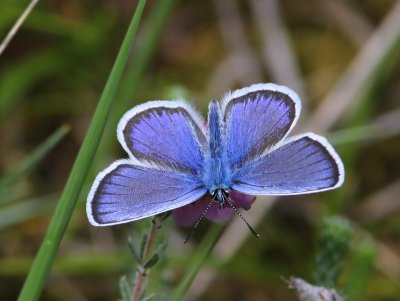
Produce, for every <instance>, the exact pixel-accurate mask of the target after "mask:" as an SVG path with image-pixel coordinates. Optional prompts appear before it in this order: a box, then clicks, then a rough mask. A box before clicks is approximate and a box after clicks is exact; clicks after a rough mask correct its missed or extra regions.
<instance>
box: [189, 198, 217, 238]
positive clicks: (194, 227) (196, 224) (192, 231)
mask: <svg viewBox="0 0 400 301" xmlns="http://www.w3.org/2000/svg"><path fill="white" fill-rule="evenodd" d="M212 202H213V200H211V201H210V203H209V204H208V205H207V207H206V209H204V211H203V213H202V214H201V216H200V217H199V219H198V220H197V222H196V223H195V224H194V225H193V227H192V229H191V230H190V232H189V234H188V236H186V239H185V241H184V242H183V243H184V244H185V243H187V242H188V241H189V239H190V238H191V237H192V235H193V233H194V231H195V230H196V228H197V226H198V225H199V224H200V222H201V221H202V220H203V219H204V217H205V216H206V213H207V211H208V209H210V207H211V204H212Z"/></svg>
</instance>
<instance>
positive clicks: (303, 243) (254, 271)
mask: <svg viewBox="0 0 400 301" xmlns="http://www.w3.org/2000/svg"><path fill="white" fill-rule="evenodd" d="M27 3H28V2H27V1H13V0H3V1H1V3H0V34H1V37H3V36H5V35H6V33H7V31H8V30H9V29H10V28H11V26H12V25H13V23H14V22H15V20H16V19H17V18H18V17H19V15H20V14H21V12H22V11H23V9H24V8H25V7H26V5H27ZM136 6H137V3H136V1H124V0H115V1H94V0H86V1H64V0H56V1H43V2H39V4H38V6H37V7H36V8H35V9H34V11H33V12H32V14H31V15H30V16H29V18H28V19H27V21H26V22H25V23H24V25H23V27H22V29H21V30H20V31H19V32H18V33H17V35H16V36H15V38H14V39H13V40H12V42H11V43H10V45H9V47H8V48H7V49H6V50H5V52H4V53H3V54H2V55H1V56H0V138H1V140H0V142H1V147H0V171H1V177H0V254H1V257H0V299H1V300H14V299H16V298H17V296H18V294H19V292H20V290H21V287H22V285H23V283H24V280H25V277H26V275H27V273H28V271H29V268H30V265H31V263H32V260H33V258H34V257H35V254H36V252H37V251H38V248H39V246H40V244H41V242H42V239H43V237H44V234H45V232H46V229H47V227H48V225H49V221H50V218H51V216H52V214H53V212H54V208H55V206H56V204H57V202H58V201H59V196H60V194H61V192H62V190H63V187H64V185H65V182H66V179H67V178H68V175H69V173H70V170H71V167H72V164H73V163H74V161H75V158H76V156H77V153H78V151H79V149H80V146H81V144H82V142H83V139H84V137H85V134H86V132H87V129H88V126H89V124H90V120H91V118H92V116H93V112H94V110H95V108H96V105H97V103H98V100H99V98H100V95H101V93H102V90H103V87H104V85H105V83H106V80H107V77H108V75H109V73H110V70H111V68H112V66H113V62H114V60H115V57H116V56H117V53H118V50H119V47H120V45H121V41H122V39H123V37H124V34H125V32H126V30H127V28H128V25H129V23H130V20H131V18H132V15H133V12H134V10H135V8H136ZM396 22H397V23H396ZM399 37H400V4H399V2H398V1H394V0H385V1H378V0H367V1H361V0H360V1H356V0H338V1H323V0H305V1H289V0H284V1H272V0H262V1H261V0H260V1H257V0H246V1H245V0H240V1H239V0H230V1H218V0H214V1H200V0H196V1H172V0H168V1H157V0H148V3H147V6H146V9H145V11H144V15H143V18H142V22H141V24H140V26H139V32H138V36H137V38H136V40H135V43H134V45H133V49H132V53H131V56H130V61H129V63H128V66H127V69H126V70H125V73H124V77H123V79H122V82H121V84H120V86H119V88H118V91H117V97H116V99H115V105H114V106H113V108H112V111H111V116H110V118H109V120H108V123H107V126H106V128H105V131H104V133H103V139H102V141H101V143H100V146H99V149H98V152H97V154H96V156H95V157H94V163H93V164H92V166H91V168H90V170H89V176H88V177H87V179H86V181H85V182H84V183H83V185H84V186H83V187H84V188H83V192H82V193H81V195H80V197H79V200H78V205H77V207H76V209H75V211H74V215H73V218H72V220H71V221H70V223H69V225H68V228H67V232H66V234H65V235H64V237H63V240H62V244H61V246H60V249H59V251H58V253H57V257H56V260H55V263H54V265H53V268H52V273H51V275H50V277H49V279H48V281H47V285H46V287H45V290H44V292H43V295H42V297H41V300H78V301H79V300H110V299H112V300H116V299H118V298H120V292H119V284H118V283H119V279H120V277H121V276H122V275H124V274H127V275H128V276H127V277H129V275H131V274H132V273H134V272H135V271H136V263H135V259H134V258H133V256H132V255H131V252H130V249H129V247H128V243H127V237H128V236H131V237H132V244H133V245H140V242H141V240H142V236H143V233H145V232H146V231H147V230H146V229H147V228H148V227H149V223H150V221H149V220H145V221H142V222H138V223H134V224H130V225H123V226H115V227H112V228H101V229H97V228H93V227H91V226H89V225H88V222H87V219H86V215H85V210H84V207H85V200H86V195H87V192H88V190H89V188H90V185H91V183H92V181H93V178H94V176H95V175H96V173H97V172H98V171H99V170H101V169H102V168H104V167H105V166H107V165H108V164H109V163H110V162H112V161H113V160H114V159H116V158H119V157H122V156H125V153H124V152H123V151H122V150H121V147H120V146H119V145H118V143H117V140H116V137H115V129H116V123H117V122H118V119H119V118H120V116H121V115H122V113H123V112H124V111H126V110H127V109H128V108H130V107H133V106H134V105H136V104H139V103H142V102H144V101H147V100H152V99H173V98H176V97H184V98H187V99H188V100H190V101H191V102H192V103H193V104H195V106H196V107H197V108H199V110H201V111H202V113H203V114H205V112H206V108H207V104H208V101H209V100H210V99H211V98H217V99H219V98H221V97H222V96H223V94H224V93H225V92H226V91H227V90H229V89H234V88H238V87H242V86H246V85H249V84H252V83H256V82H277V83H280V84H285V85H288V86H289V87H292V88H293V89H295V90H296V91H298V92H299V94H300V95H301V96H302V99H303V107H304V110H303V114H302V116H301V118H300V123H301V125H300V126H299V127H298V129H297V131H299V130H300V128H302V130H312V131H315V132H317V133H320V134H325V133H327V136H328V137H330V140H331V141H332V143H333V144H334V145H335V147H336V148H337V150H338V152H339V153H340V155H341V156H342V157H343V158H344V161H345V167H346V172H347V176H346V181H345V184H344V186H343V188H341V189H340V190H338V191H333V192H327V193H321V194H316V195H308V196H296V197H284V198H283V197H282V198H279V199H271V198H269V199H267V198H266V199H259V200H258V201H257V202H256V204H255V205H254V208H253V210H250V211H248V212H244V214H245V216H246V217H247V218H248V220H249V222H250V223H252V224H253V225H254V226H256V228H257V231H258V232H259V233H260V235H261V237H262V239H260V240H257V239H254V238H253V237H252V236H251V235H250V233H249V231H248V229H247V227H246V226H245V225H244V224H243V223H242V222H241V221H240V219H239V218H237V217H234V218H233V220H232V222H231V223H230V224H229V225H228V226H227V227H226V229H225V231H224V232H223V233H222V235H221V238H220V239H219V241H218V242H217V244H216V245H215V247H214V251H213V252H212V253H211V254H210V255H208V256H204V254H206V253H204V252H203V251H204V250H208V249H207V248H208V247H209V246H210V243H209V241H208V240H207V237H208V236H207V233H216V231H217V232H218V231H219V230H220V229H219V228H218V229H217V230H216V229H215V228H213V229H209V228H210V225H209V224H207V223H206V222H204V223H202V224H201V226H200V227H199V229H198V230H197V231H196V233H195V235H194V237H193V239H192V240H191V242H190V243H189V244H188V245H183V243H182V242H183V240H184V237H185V235H186V233H187V230H185V229H179V228H178V227H177V226H176V225H174V224H173V222H172V221H171V220H170V219H166V220H165V221H163V222H162V224H161V228H160V229H159V232H160V233H159V235H160V236H161V239H160V241H162V242H164V241H165V242H166V243H167V246H166V249H165V250H164V251H163V252H162V253H161V254H162V256H161V258H160V259H159V260H158V262H157V264H156V265H155V266H154V267H153V268H152V270H151V274H149V277H148V281H149V282H148V286H147V289H146V293H147V294H146V295H147V296H151V294H153V293H155V300H163V298H164V299H165V300H168V296H174V297H176V296H179V294H180V293H181V292H182V291H184V292H185V294H186V295H187V297H186V298H187V299H188V300H296V297H295V294H294V292H293V291H291V290H289V289H288V287H287V284H286V283H285V281H283V280H282V278H281V276H283V277H285V278H289V277H290V276H291V275H294V276H296V277H301V278H304V279H306V280H307V281H309V282H311V283H312V282H313V281H315V284H318V285H320V284H327V285H329V281H331V280H332V279H330V280H329V279H328V280H327V279H326V277H327V276H326V271H327V270H330V271H334V274H335V275H334V276H332V277H333V278H335V279H336V278H337V282H336V286H337V288H338V290H339V291H341V292H342V293H343V295H344V296H345V297H347V299H346V300H385V301H391V300H393V301H394V300H398V296H399V295H400V281H399V279H400V245H399V241H400V240H399V237H400V236H399V235H400V222H399V221H400V219H399V214H400V202H399V200H398V194H399V192H400V177H399V172H398V171H399V169H400V139H399V131H400V109H399V105H400V102H399V97H400V96H399V95H400V91H399V89H400V88H399V87H400V85H399V80H400V78H399V75H400V64H399V54H400V52H399V49H400V48H399V47H398V46H399V41H400V39H399ZM63 125H64V126H63ZM333 215H335V216H334V217H332V216H333ZM337 215H340V216H342V217H337ZM327 217H329V218H327ZM335 235H336V236H335ZM203 237H205V240H204V241H203ZM335 237H336V238H339V239H337V240H336V238H335ZM329 243H331V245H330V244H329ZM211 245H212V244H211ZM336 246H341V247H340V248H339V249H340V251H338V252H335V251H334V250H338V249H337V247H336ZM342 247H343V248H342ZM332 250H333V251H332ZM332 252H333V253H332ZM324 256H325V257H324ZM335 256H338V258H337V259H335ZM321 258H322V259H321ZM325 259H330V260H325ZM199 263H200V264H199ZM197 267H201V269H200V272H199V274H198V275H197V277H195V278H194V282H193V284H192V286H191V288H190V290H189V291H187V288H185V281H184V279H188V278H185V277H187V276H188V275H187V273H188V270H189V272H190V270H191V271H193V270H195V269H197ZM327 267H328V268H327ZM329 267H331V268H329ZM313 277H314V278H313ZM175 288H177V290H175ZM176 298H178V297H176Z"/></svg>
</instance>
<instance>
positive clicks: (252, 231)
mask: <svg viewBox="0 0 400 301" xmlns="http://www.w3.org/2000/svg"><path fill="white" fill-rule="evenodd" d="M226 201H227V202H228V203H229V205H231V207H232V209H233V210H234V211H235V213H236V214H237V215H239V217H240V218H241V219H242V220H243V221H244V223H245V224H246V225H247V227H248V228H249V229H250V231H251V233H253V235H254V236H255V237H257V238H260V234H258V233H257V232H256V230H254V229H253V227H252V226H250V224H249V223H248V222H247V221H246V219H245V218H244V216H243V215H242V214H241V213H240V212H239V210H237V208H236V207H235V205H233V202H232V199H231V198H230V197H227V198H226Z"/></svg>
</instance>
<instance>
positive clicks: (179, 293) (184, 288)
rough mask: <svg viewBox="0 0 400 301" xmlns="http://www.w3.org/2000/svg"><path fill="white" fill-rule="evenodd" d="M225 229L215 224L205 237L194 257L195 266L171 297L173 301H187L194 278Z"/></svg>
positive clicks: (193, 265)
mask: <svg viewBox="0 0 400 301" xmlns="http://www.w3.org/2000/svg"><path fill="white" fill-rule="evenodd" d="M223 229H224V227H223V226H221V225H218V224H214V225H213V226H212V227H211V229H210V230H209V231H208V233H207V235H206V237H204V239H203V242H202V243H201V245H200V246H199V248H198V250H197V252H196V253H195V254H194V256H193V261H192V262H193V264H192V266H191V267H190V269H189V270H188V271H187V273H186V275H185V276H184V277H183V279H182V281H181V282H180V284H179V285H178V288H177V289H176V290H175V293H174V294H173V295H172V297H171V299H170V300H171V301H180V300H185V296H186V294H187V292H188V291H189V289H190V286H191V285H192V282H193V280H194V278H195V277H196V275H197V273H198V272H199V271H200V268H201V267H202V266H203V264H204V262H205V260H206V258H207V257H208V255H209V254H210V253H211V251H212V249H213V248H214V245H215V244H216V243H217V241H218V239H219V237H220V235H221V233H222V231H223Z"/></svg>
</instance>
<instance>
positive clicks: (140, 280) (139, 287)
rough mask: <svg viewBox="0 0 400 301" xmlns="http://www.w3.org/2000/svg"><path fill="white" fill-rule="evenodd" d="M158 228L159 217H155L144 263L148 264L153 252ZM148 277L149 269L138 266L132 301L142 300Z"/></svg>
mask: <svg viewBox="0 0 400 301" xmlns="http://www.w3.org/2000/svg"><path fill="white" fill-rule="evenodd" d="M158 228H159V224H158V220H157V216H153V218H152V219H151V225H150V230H149V235H148V238H147V241H146V245H145V247H144V252H143V259H142V263H144V262H146V260H147V259H149V256H150V254H151V252H152V251H153V246H154V243H155V241H156V239H157V233H158V231H157V230H158ZM147 275H148V269H146V268H145V267H144V266H143V265H142V264H138V267H137V269H136V277H135V283H134V286H133V292H132V299H131V300H132V301H139V300H140V296H141V295H142V292H143V287H144V282H145V281H146V276H147Z"/></svg>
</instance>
